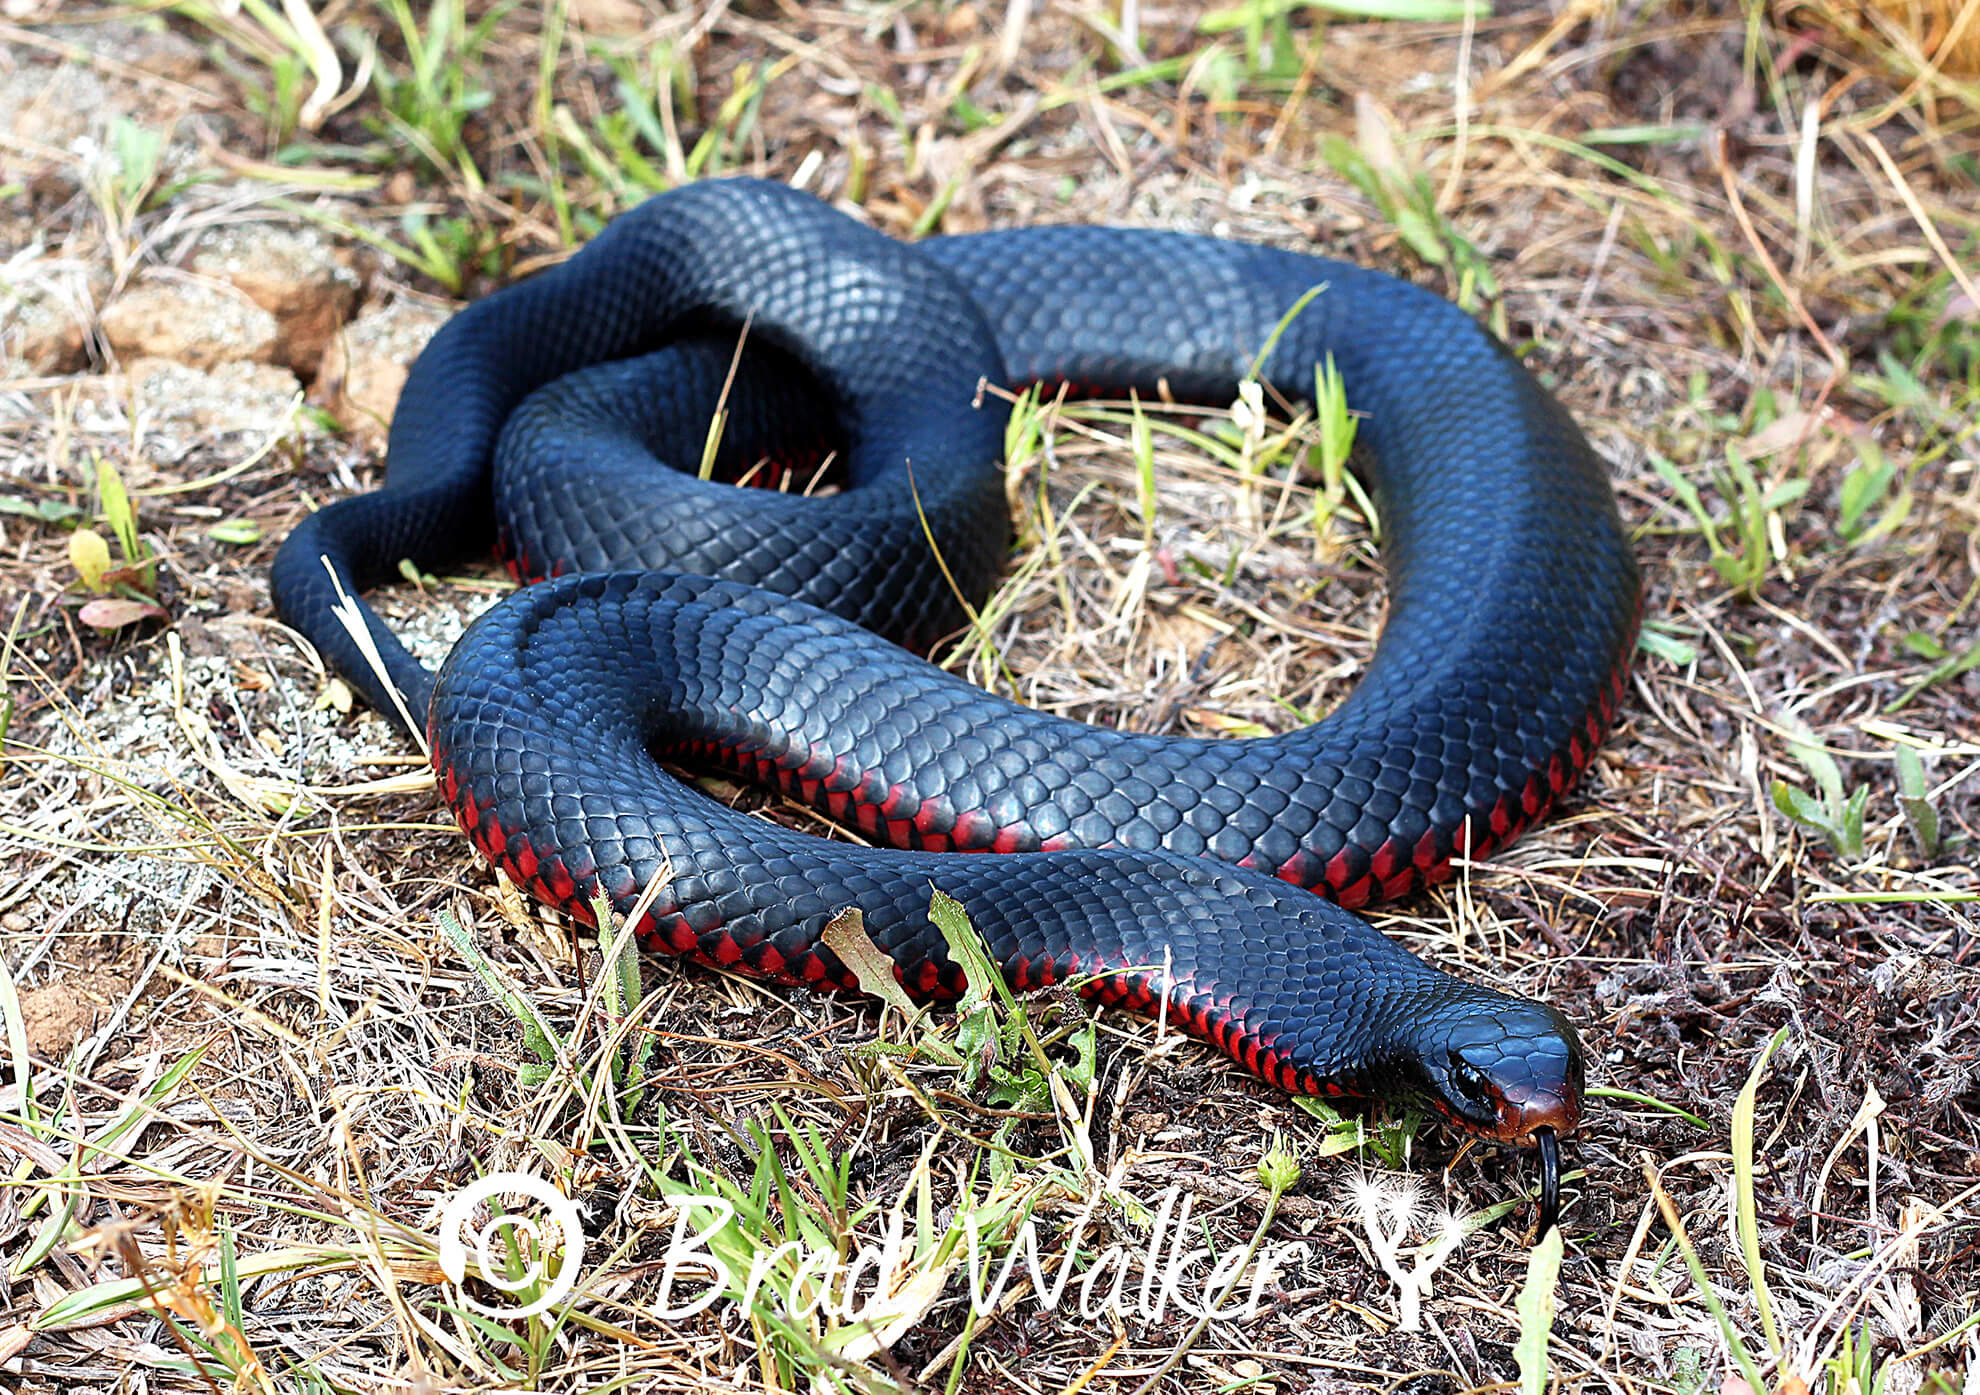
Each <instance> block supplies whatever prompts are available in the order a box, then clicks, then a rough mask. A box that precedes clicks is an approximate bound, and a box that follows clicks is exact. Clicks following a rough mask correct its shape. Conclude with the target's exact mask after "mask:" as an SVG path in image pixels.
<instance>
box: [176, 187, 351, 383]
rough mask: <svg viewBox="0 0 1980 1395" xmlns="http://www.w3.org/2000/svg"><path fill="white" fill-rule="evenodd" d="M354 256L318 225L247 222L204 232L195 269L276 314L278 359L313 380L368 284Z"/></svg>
mask: <svg viewBox="0 0 1980 1395" xmlns="http://www.w3.org/2000/svg"><path fill="white" fill-rule="evenodd" d="M349 261H350V259H349V256H348V254H347V253H342V252H340V251H339V250H338V249H337V248H335V247H333V246H332V245H331V244H330V240H329V239H328V238H326V237H325V236H323V234H322V233H320V232H318V231H317V230H316V229H314V228H285V227H278V226H275V225H273V224H269V223H246V224H239V225H236V226H233V227H225V228H218V229H215V230H214V231H213V232H212V233H210V234H208V235H207V236H206V237H205V238H203V239H201V241H200V244H199V249H198V250H197V251H196V252H194V253H193V256H192V262H191V266H190V269H191V270H192V271H193V272H194V273H195V274H196V275H199V276H205V277H210V278H212V279H214V280H219V281H225V282H227V283H228V284H229V285H231V286H233V288H234V289H235V290H237V291H239V292H240V293H241V294H242V295H245V296H246V297H247V298H248V299H249V300H252V301H253V302H254V303H255V304H256V305H258V306H260V307H261V308H262V309H263V310H266V311H267V312H268V313H269V314H271V315H273V316H274V317H275V322H276V341H275V346H274V350H273V353H272V355H271V358H272V360H273V361H274V362H276V363H280V364H283V365H285V366H286V367H289V368H293V369H294V370H295V371H296V374H297V376H298V377H301V378H305V379H307V378H313V377H315V376H316V372H317V369H318V367H319V366H320V365H321V364H322V361H323V351H324V349H325V347H326V346H327V345H328V344H329V343H330V340H331V339H332V337H334V336H335V335H336V333H337V331H338V330H339V329H340V328H342V327H343V324H344V322H345V321H346V320H347V319H349V318H350V314H351V310H352V309H353V307H355V306H356V304H357V298H358V292H359V291H360V289H362V287H361V283H360V280H359V278H358V274H357V272H355V271H354V270H352V269H351V266H350V264H349Z"/></svg>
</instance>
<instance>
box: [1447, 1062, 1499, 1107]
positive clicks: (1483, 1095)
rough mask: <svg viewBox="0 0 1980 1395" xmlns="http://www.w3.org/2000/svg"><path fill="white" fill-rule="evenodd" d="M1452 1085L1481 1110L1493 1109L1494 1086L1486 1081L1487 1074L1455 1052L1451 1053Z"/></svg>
mask: <svg viewBox="0 0 1980 1395" xmlns="http://www.w3.org/2000/svg"><path fill="white" fill-rule="evenodd" d="M1451 1083H1452V1084H1453V1085H1454V1086H1456V1087H1457V1092H1458V1093H1459V1094H1460V1095H1463V1096H1464V1098H1465V1099H1466V1100H1467V1101H1468V1102H1470V1103H1472V1104H1475V1105H1478V1106H1480V1107H1481V1108H1486V1109H1489V1108H1491V1107H1492V1086H1491V1082H1489V1081H1487V1080H1486V1079H1485V1072H1483V1071H1481V1070H1480V1069H1478V1067H1477V1066H1474V1065H1473V1064H1471V1062H1469V1061H1467V1060H1465V1059H1464V1057H1462V1056H1460V1055H1459V1054H1458V1053H1457V1052H1455V1051H1453V1052H1452V1053H1451Z"/></svg>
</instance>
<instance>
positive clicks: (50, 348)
mask: <svg viewBox="0 0 1980 1395" xmlns="http://www.w3.org/2000/svg"><path fill="white" fill-rule="evenodd" d="M18 260H19V259H16V262H18ZM15 270H16V264H15V263H9V264H8V265H7V267H6V268H5V269H4V270H0V379H6V378H17V377H22V376H26V375H32V374H42V373H74V372H76V371H78V370H79V369H81V368H82V367H83V364H84V361H85V358H86V354H85V350H86V348H87V346H88V343H89V322H90V319H91V316H92V314H93V313H94V312H93V310H92V308H91V307H92V306H93V305H94V303H95V298H96V295H97V291H98V288H97V287H95V286H93V285H92V284H91V281H92V278H91V276H90V275H89V273H88V272H87V271H86V270H84V269H81V268H79V267H70V268H66V269H65V268H61V267H51V266H39V267H37V266H29V267H26V268H23V269H21V274H20V275H19V276H18V277H16V276H15V275H14V272H15Z"/></svg>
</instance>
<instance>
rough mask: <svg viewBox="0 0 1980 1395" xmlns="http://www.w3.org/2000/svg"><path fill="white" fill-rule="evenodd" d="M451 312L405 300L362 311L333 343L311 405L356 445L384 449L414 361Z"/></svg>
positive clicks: (318, 378) (320, 370)
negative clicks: (326, 413)
mask: <svg viewBox="0 0 1980 1395" xmlns="http://www.w3.org/2000/svg"><path fill="white" fill-rule="evenodd" d="M450 313H451V312H450V311H448V310H446V309H444V308H442V307H440V306H437V305H431V304H428V303H426V302H424V301H417V300H412V299H410V298H408V297H405V296H400V297H398V298H396V299H394V300H392V301H391V302H389V303H387V304H385V305H382V306H377V307H375V308H372V309H369V310H366V311H364V312H363V313H362V314H360V315H359V316H358V317H357V318H356V319H355V320H353V321H351V323H350V324H349V325H348V326H347V327H346V328H345V329H344V331H343V332H342V333H341V334H338V335H336V336H334V337H333V338H332V339H331V341H330V343H329V346H328V347H327V348H326V349H325V351H324V354H323V363H322V367H321V368H320V369H319V370H318V372H317V376H316V385H315V387H314V388H313V389H312V390H311V392H310V400H311V401H313V402H316V403H317V404H319V405H321V406H323V407H326V408H328V409H329V411H330V413H331V415H333V416H335V417H336V418H337V420H338V421H339V422H341V423H342V424H343V426H344V428H345V430H347V431H349V432H350V433H351V434H352V435H353V436H355V437H356V438H357V439H358V440H359V441H361V442H363V443H365V444H367V445H369V446H372V447H374V448H376V447H379V446H382V445H383V444H384V443H385V432H386V428H387V427H389V426H390V425H391V424H392V411H393V409H394V408H396V407H397V406H398V405H399V389H400V388H402V387H404V386H405V385H406V373H407V371H408V370H409V369H410V368H411V367H412V361H413V360H414V359H415V358H418V357H419V351H420V350H421V349H423V348H425V347H426V341H427V340H428V339H431V338H432V337H433V332H434V331H435V330H437V329H439V328H440V326H441V325H442V324H443V323H445V322H446V320H447V317H448V315H449V314H450Z"/></svg>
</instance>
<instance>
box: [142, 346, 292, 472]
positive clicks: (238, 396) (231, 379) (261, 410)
mask: <svg viewBox="0 0 1980 1395" xmlns="http://www.w3.org/2000/svg"><path fill="white" fill-rule="evenodd" d="M124 375H125V377H126V378H127V379H128V380H129V382H130V392H131V410H132V414H133V416H134V417H135V418H136V421H137V426H138V429H139V430H140V431H142V432H144V433H145V434H146V435H147V436H152V437H159V438H164V439H165V440H166V441H168V442H169V443H170V444H171V446H172V447H173V449H172V450H169V451H165V452H157V451H154V452H153V453H154V454H155V455H162V456H166V457H169V456H171V455H176V454H177V453H179V452H180V451H181V450H183V448H184V447H185V446H186V445H188V444H190V439H189V438H190V437H192V436H195V435H201V434H207V433H222V432H251V433H254V434H256V435H264V436H265V435H267V434H268V433H270V432H273V431H279V430H281V429H283V428H284V427H285V426H286V425H287V424H288V423H289V422H290V421H291V420H292V419H293V417H294V414H295V403H296V394H297V393H298V392H299V391H300V390H301V387H302V385H301V384H300V383H298V382H297V381H296V376H295V374H293V373H291V372H289V370H288V369H286V368H278V367H276V366H275V365H273V364H268V363H241V362H232V363H222V364H218V365H216V366H215V367H213V368H212V369H211V370H206V369H200V368H194V367H192V366H191V365H190V364H186V363H181V362H179V361H178V360H176V359H166V358H140V359H135V360H133V361H131V362H130V363H129V364H128V365H126V367H125V369H124Z"/></svg>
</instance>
